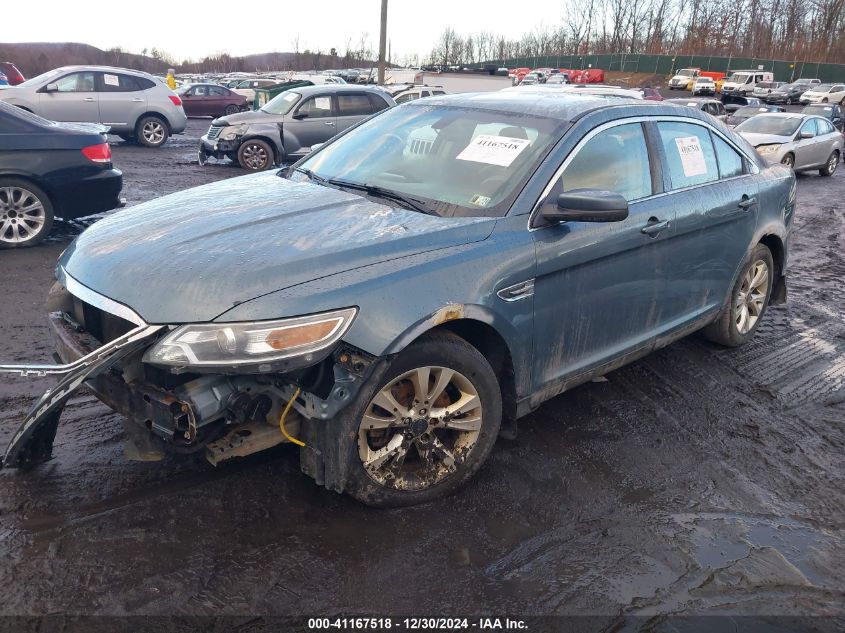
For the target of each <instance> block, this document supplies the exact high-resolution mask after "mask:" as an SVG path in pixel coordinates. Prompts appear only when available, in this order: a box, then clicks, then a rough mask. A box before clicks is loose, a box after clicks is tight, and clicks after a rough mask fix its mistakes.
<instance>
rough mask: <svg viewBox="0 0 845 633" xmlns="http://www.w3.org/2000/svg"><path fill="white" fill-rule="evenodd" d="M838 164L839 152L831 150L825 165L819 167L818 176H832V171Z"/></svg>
mask: <svg viewBox="0 0 845 633" xmlns="http://www.w3.org/2000/svg"><path fill="white" fill-rule="evenodd" d="M838 166H839V152H837V151H836V150H833V152H831V154H830V156H829V157H828V159H827V163H825V166H824V167H822V168H821V169H819V175H820V176H832V175H833V172H835V171H836V168H837V167H838Z"/></svg>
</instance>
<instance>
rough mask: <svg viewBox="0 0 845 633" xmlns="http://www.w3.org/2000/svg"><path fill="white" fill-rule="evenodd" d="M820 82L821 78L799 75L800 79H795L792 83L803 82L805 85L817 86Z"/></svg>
mask: <svg viewBox="0 0 845 633" xmlns="http://www.w3.org/2000/svg"><path fill="white" fill-rule="evenodd" d="M821 82H822V80H821V79H815V78H813V79H811V78H809V77H801V78H800V79H796V80H795V81H794V82H793V83H796V84H804V85H805V86H818V85H819V84H820V83H821Z"/></svg>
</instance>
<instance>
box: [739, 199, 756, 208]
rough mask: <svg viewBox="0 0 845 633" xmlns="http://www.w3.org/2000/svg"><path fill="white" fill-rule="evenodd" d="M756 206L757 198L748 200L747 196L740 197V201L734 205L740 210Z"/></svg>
mask: <svg viewBox="0 0 845 633" xmlns="http://www.w3.org/2000/svg"><path fill="white" fill-rule="evenodd" d="M755 204H757V198H749V197H748V196H742V200H740V201H739V202H737V203H736V206H738V207H739V208H740V209H748V208H750V207H751V206H753V205H755Z"/></svg>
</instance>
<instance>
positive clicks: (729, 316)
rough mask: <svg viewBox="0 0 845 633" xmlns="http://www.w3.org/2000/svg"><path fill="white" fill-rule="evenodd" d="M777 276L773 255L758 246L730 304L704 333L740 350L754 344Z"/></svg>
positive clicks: (718, 341)
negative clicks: (753, 338) (753, 340)
mask: <svg viewBox="0 0 845 633" xmlns="http://www.w3.org/2000/svg"><path fill="white" fill-rule="evenodd" d="M776 274H777V273H776V271H775V266H774V262H773V260H772V253H771V252H770V251H769V249H768V248H767V247H766V246H764V245H763V244H757V246H755V247H754V250H753V251H752V252H751V257H749V258H748V260H747V261H746V262H745V265H743V267H742V270H740V272H739V276H738V277H737V280H736V282H735V283H734V287H733V289H732V290H731V296H730V297H729V298H728V303H727V305H726V306H725V307H724V308H723V309H722V311H721V312H720V313H719V317H718V318H717V319H716V320H715V321H714V322H713V323H711V324H710V325H708V326H707V327H705V328H704V329H703V330H702V334H704V336H705V337H706V338H708V339H709V340H711V341H713V342H714V343H718V344H719V345H724V346H726V347H739V346H740V345H745V344H746V343H747V342H748V341H750V340H751V337H753V336H754V332H756V331H757V327H758V326H759V325H760V321H761V320H762V319H763V315H764V314H765V313H766V308H767V307H768V305H769V299H770V298H771V296H772V283H773V282H774V279H775V275H776Z"/></svg>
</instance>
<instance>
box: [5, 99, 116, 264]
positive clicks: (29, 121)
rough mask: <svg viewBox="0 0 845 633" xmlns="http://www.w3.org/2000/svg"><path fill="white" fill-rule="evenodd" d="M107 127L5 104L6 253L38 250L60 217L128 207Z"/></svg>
mask: <svg viewBox="0 0 845 633" xmlns="http://www.w3.org/2000/svg"><path fill="white" fill-rule="evenodd" d="M106 130H107V128H106V127H104V126H102V125H98V124H90V123H79V124H69V123H56V122H54V121H48V120H46V119H43V118H41V117H40V116H38V115H35V114H32V113H31V112H27V111H26V110H22V109H21V108H16V107H14V106H12V105H9V104H7V103H3V102H0V249H2V248H18V247H23V246H32V245H33V244H37V243H38V242H40V241H41V240H42V239H44V238H45V237H46V236H47V235H48V234H49V233H50V229H51V227H52V226H53V219H54V218H55V217H60V218H64V219H67V220H72V219H74V218H79V217H82V216H86V215H91V214H94V213H101V212H103V211H109V210H111V209H114V208H116V207H118V206H121V205H122V201H121V199H120V191H121V188H122V186H123V176H122V174H121V173H120V171H118V170H117V169H114V167H113V166H112V160H111V148H110V147H109V145H108V142H107V140H106V135H105V132H106Z"/></svg>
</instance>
